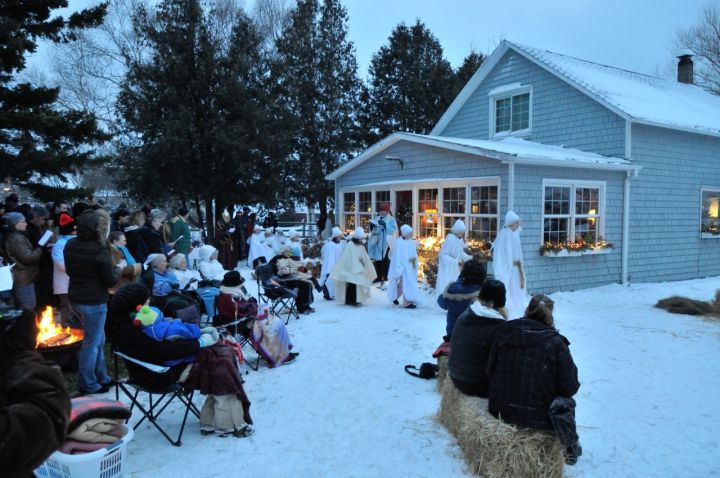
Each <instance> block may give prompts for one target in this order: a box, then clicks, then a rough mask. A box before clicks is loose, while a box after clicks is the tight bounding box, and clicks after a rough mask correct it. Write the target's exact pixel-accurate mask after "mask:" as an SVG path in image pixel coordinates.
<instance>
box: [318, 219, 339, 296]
mask: <svg viewBox="0 0 720 478" xmlns="http://www.w3.org/2000/svg"><path fill="white" fill-rule="evenodd" d="M331 236H332V237H331V238H330V239H328V240H327V241H325V244H324V245H323V247H322V249H321V250H320V261H321V262H322V266H321V267H320V286H322V288H323V297H325V299H326V300H334V299H335V281H334V280H332V279H331V278H330V272H332V270H333V269H334V268H335V264H336V263H337V261H338V259H340V255H341V254H342V251H343V248H342V246H341V245H340V242H344V241H343V234H342V231H341V230H340V228H339V227H337V226H336V227H333V228H332V232H331Z"/></svg>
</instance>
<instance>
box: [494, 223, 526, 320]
mask: <svg viewBox="0 0 720 478" xmlns="http://www.w3.org/2000/svg"><path fill="white" fill-rule="evenodd" d="M521 230H522V228H521V227H520V216H518V215H517V214H516V213H515V212H513V211H508V212H507V214H505V224H504V225H503V228H502V229H501V230H500V232H499V233H498V235H497V238H495V241H494V242H493V247H492V251H493V260H492V263H493V272H494V275H495V278H496V279H497V280H499V281H501V282H502V283H503V284H505V290H506V292H507V293H506V301H505V308H506V309H507V310H508V312H509V316H508V318H509V319H518V318H521V317H523V315H524V314H525V308H526V307H527V305H528V302H529V301H530V297H529V296H528V295H527V290H526V289H525V269H524V268H523V252H522V243H521V242H520V231H521Z"/></svg>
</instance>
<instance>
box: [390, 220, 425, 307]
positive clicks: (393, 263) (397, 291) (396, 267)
mask: <svg viewBox="0 0 720 478" xmlns="http://www.w3.org/2000/svg"><path fill="white" fill-rule="evenodd" d="M400 232H401V237H400V239H397V240H396V241H395V244H394V246H393V248H392V256H391V258H390V267H389V270H388V273H387V276H388V290H387V296H388V298H389V299H390V300H391V301H392V303H393V304H395V305H399V302H398V299H399V298H400V296H402V298H403V307H405V308H406V309H414V308H416V307H417V306H418V305H419V304H420V303H421V302H422V297H421V296H420V291H419V290H418V283H417V274H418V255H417V241H415V240H414V239H413V238H412V233H413V230H412V227H410V226H408V225H407V224H403V225H402V227H401V228H400Z"/></svg>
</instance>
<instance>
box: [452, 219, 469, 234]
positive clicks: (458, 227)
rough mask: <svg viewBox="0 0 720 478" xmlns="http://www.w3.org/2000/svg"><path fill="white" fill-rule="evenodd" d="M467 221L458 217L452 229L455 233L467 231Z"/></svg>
mask: <svg viewBox="0 0 720 478" xmlns="http://www.w3.org/2000/svg"><path fill="white" fill-rule="evenodd" d="M465 230H466V229H465V223H464V222H463V220H462V219H458V220H457V221H455V224H453V226H452V229H451V231H452V232H453V234H460V233H461V232H465Z"/></svg>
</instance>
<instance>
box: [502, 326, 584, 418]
mask: <svg viewBox="0 0 720 478" xmlns="http://www.w3.org/2000/svg"><path fill="white" fill-rule="evenodd" d="M569 345H570V342H569V341H568V340H567V339H566V338H565V337H563V336H562V335H560V333H559V332H558V331H557V330H555V329H554V328H553V327H550V326H547V325H545V324H543V323H541V322H538V321H536V320H532V319H527V318H524V319H517V320H511V321H509V322H507V323H505V324H503V325H501V326H500V327H498V330H497V335H496V338H495V346H494V347H493V352H492V355H491V357H490V366H489V379H490V396H489V404H488V405H489V410H490V413H492V414H493V415H494V416H496V417H499V418H501V419H502V420H504V421H506V422H508V423H512V424H514V425H518V426H522V427H528V428H534V429H538V430H552V429H553V426H552V422H551V421H550V416H549V413H548V410H549V408H550V404H551V403H552V401H553V400H554V399H555V397H558V396H562V397H572V396H573V395H575V393H577V391H578V389H579V388H580V383H579V382H578V372H577V367H575V363H574V362H573V359H572V356H571V355H570V349H569V347H568V346H569Z"/></svg>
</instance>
